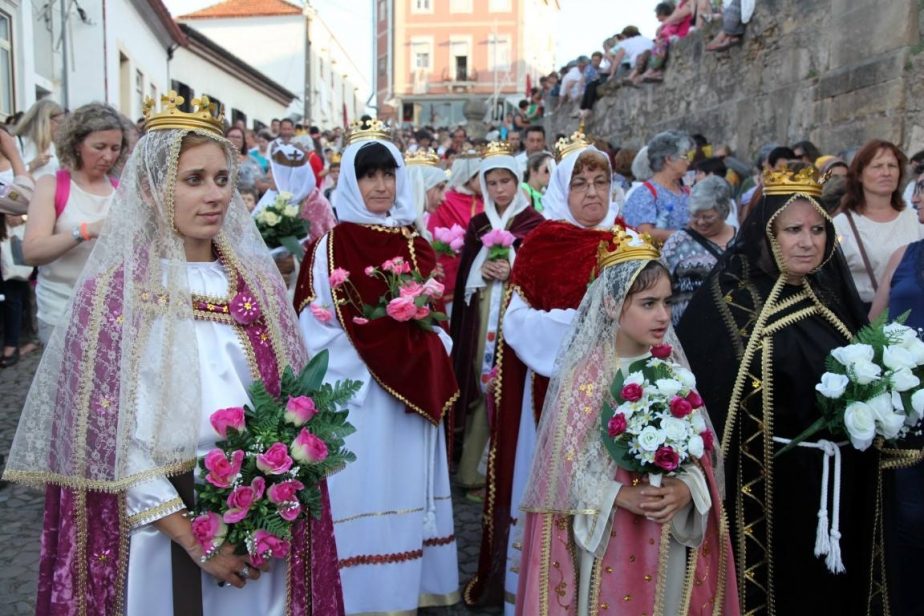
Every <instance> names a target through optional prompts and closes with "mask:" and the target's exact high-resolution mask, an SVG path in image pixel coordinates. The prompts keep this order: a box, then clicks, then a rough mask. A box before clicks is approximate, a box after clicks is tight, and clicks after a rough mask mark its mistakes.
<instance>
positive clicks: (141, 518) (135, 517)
mask: <svg viewBox="0 0 924 616" xmlns="http://www.w3.org/2000/svg"><path fill="white" fill-rule="evenodd" d="M185 508H186V505H184V504H183V501H182V499H180V498H179V497H177V498H171V499H170V500H168V501H166V502H164V503H161V504H159V505H156V506H154V507H151V508H150V509H145V510H144V511H139V512H138V513H135V514H132V515H130V516H128V526H129V527H130V528H131V529H132V530H134V529H135V528H138V527H139V526H144V525H145V524H147V523H148V522H153V521H155V520H159V519H161V518H165V517H167V516H168V515H170V514H171V513H176V512H177V511H180V510H181V509H185Z"/></svg>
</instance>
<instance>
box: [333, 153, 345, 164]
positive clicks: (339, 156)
mask: <svg viewBox="0 0 924 616" xmlns="http://www.w3.org/2000/svg"><path fill="white" fill-rule="evenodd" d="M342 158H343V154H341V153H340V152H334V153H333V154H331V155H330V164H332V165H339V164H340V159H342Z"/></svg>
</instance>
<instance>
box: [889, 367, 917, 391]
mask: <svg viewBox="0 0 924 616" xmlns="http://www.w3.org/2000/svg"><path fill="white" fill-rule="evenodd" d="M889 382H890V383H892V387H893V388H895V391H908V390H909V389H913V388H915V387H917V386H918V385H920V384H921V379H919V378H918V377H916V376H915V375H914V374H913V373H912V372H911V370H909V369H908V368H902V369H900V370H896V371H895V372H893V373H892V375H891V376H890V377H889Z"/></svg>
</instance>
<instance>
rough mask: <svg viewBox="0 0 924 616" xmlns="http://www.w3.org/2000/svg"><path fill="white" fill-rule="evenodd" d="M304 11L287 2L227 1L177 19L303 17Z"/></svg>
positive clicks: (274, 0) (270, 0)
mask: <svg viewBox="0 0 924 616" xmlns="http://www.w3.org/2000/svg"><path fill="white" fill-rule="evenodd" d="M301 13H302V10H301V9H300V8H299V7H297V6H295V5H294V4H290V3H289V2H286V1H285V0H225V1H224V2H219V3H218V4H213V5H212V6H207V7H205V8H204V9H201V10H198V11H195V12H193V13H188V14H186V15H180V16H179V17H178V18H177V19H209V18H216V17H267V16H275V15H301Z"/></svg>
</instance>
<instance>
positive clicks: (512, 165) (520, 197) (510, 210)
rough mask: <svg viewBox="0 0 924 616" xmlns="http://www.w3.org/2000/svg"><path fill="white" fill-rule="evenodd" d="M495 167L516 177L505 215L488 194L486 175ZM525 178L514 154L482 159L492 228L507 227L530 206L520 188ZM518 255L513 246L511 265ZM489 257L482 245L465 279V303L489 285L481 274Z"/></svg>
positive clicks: (480, 176) (481, 176) (484, 195)
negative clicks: (476, 292)
mask: <svg viewBox="0 0 924 616" xmlns="http://www.w3.org/2000/svg"><path fill="white" fill-rule="evenodd" d="M493 169H506V170H508V171H510V172H511V173H512V174H513V175H514V177H515V178H516V193H515V194H514V197H513V201H511V202H510V205H508V206H507V209H506V210H504V213H503V215H501V214H498V212H497V205H496V204H495V203H494V199H492V198H491V196H490V195H489V194H488V184H487V181H486V180H485V176H486V175H487V174H488V172H489V171H491V170H493ZM522 179H523V175H522V173H521V172H520V164H519V163H518V162H517V161H516V159H515V158H514V157H513V156H489V157H488V158H485V159H484V160H482V161H481V165H480V168H479V172H478V180H479V181H480V182H481V195H482V198H483V199H484V213H485V214H486V215H487V217H488V221H489V222H490V223H491V229H506V228H507V225H508V224H509V222H510V221H511V220H513V218H514V217H515V216H516V215H517V214H519V213H520V212H522V211H523V210H525V209H526V208H528V207H530V202H529V199H528V198H527V197H526V195H524V194H523V191H522V190H520V182H521V181H522ZM515 256H516V251H515V250H514V249H513V246H511V247H510V265H511V266H512V265H513V260H514V258H515ZM487 258H488V249H487V248H485V247H484V245H482V246H481V249H480V250H479V251H478V254H477V255H476V256H475V260H474V261H472V267H471V269H470V270H469V271H468V279H467V280H466V281H465V303H466V304H467V303H468V302H469V300H470V299H471V297H472V294H473V293H474V292H475V291H477V290H478V289H482V288H484V287H485V286H487V283H486V282H485V280H484V278H482V276H481V266H482V265H484V262H485V260H486V259H487Z"/></svg>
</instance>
